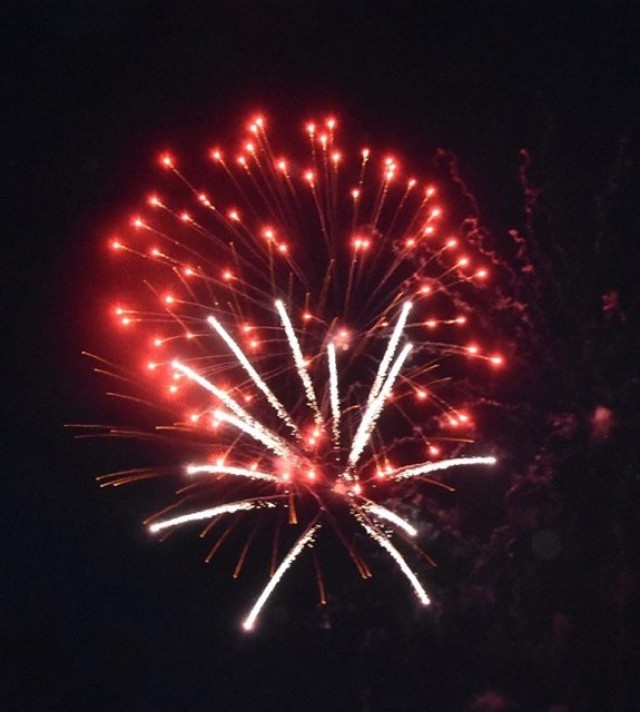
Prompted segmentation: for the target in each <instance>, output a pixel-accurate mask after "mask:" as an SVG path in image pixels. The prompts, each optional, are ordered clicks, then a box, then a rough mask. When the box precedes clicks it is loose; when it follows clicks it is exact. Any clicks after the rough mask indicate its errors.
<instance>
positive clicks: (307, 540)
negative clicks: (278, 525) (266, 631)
mask: <svg viewBox="0 0 640 712" xmlns="http://www.w3.org/2000/svg"><path fill="white" fill-rule="evenodd" d="M318 529H320V525H319V524H315V525H313V526H311V527H310V528H309V529H307V531H306V532H305V533H304V534H303V535H302V536H301V537H300V538H299V539H298V541H297V542H296V543H295V544H294V545H293V547H292V548H291V549H290V550H289V553H288V554H287V555H286V556H285V557H284V559H283V560H282V563H281V564H280V566H278V568H277V569H276V570H275V572H274V574H273V576H272V577H271V579H270V581H269V583H268V584H267V585H266V586H265V587H264V589H263V591H262V593H261V594H260V595H259V596H258V599H257V600H256V602H255V603H254V604H253V607H252V608H251V610H250V611H249V615H248V616H247V617H246V618H245V619H244V621H243V623H242V627H243V628H244V629H245V630H253V626H254V625H255V622H256V620H257V618H258V616H259V615H260V611H261V610H262V608H263V606H264V604H265V603H266V602H267V600H268V598H269V596H270V595H271V594H272V593H273V592H274V590H275V588H276V586H277V585H278V584H279V583H280V579H282V577H283V576H284V574H285V573H286V571H287V569H288V568H289V567H290V566H291V564H292V563H293V562H294V561H295V560H296V558H297V557H298V555H299V554H300V552H301V551H302V550H303V549H304V547H305V546H307V545H309V544H311V543H312V541H313V538H314V535H315V533H316V532H317V531H318Z"/></svg>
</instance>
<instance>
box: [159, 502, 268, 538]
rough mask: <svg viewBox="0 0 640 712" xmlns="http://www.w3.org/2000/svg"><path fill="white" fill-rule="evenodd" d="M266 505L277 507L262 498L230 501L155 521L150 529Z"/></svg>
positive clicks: (175, 525) (163, 527) (165, 527)
mask: <svg viewBox="0 0 640 712" xmlns="http://www.w3.org/2000/svg"><path fill="white" fill-rule="evenodd" d="M265 507H268V508H271V507H275V504H273V502H265V501H262V500H242V501H241V502H230V503H229V504H221V505H219V506H217V507H209V508H207V509H201V510H199V511H197V512H189V514H181V515H180V516H178V517H172V518H171V519H165V520H164V521H162V522H154V523H153V524H150V525H149V531H150V532H152V533H154V534H155V533H156V532H159V531H162V530H163V529H167V528H168V527H177V526H179V525H180V524H186V523H187V522H198V521H201V520H203V519H212V518H213V517H217V516H218V515H219V514H234V513H235V512H248V511H249V510H251V509H263V508H265Z"/></svg>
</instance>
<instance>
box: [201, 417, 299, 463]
mask: <svg viewBox="0 0 640 712" xmlns="http://www.w3.org/2000/svg"><path fill="white" fill-rule="evenodd" d="M214 415H215V417H216V419H217V420H220V421H223V422H225V423H229V425H233V426H234V427H236V428H238V430H242V432H243V433H246V434H247V435H249V436H250V437H252V438H253V439H254V440H257V441H258V442H260V443H262V444H263V445H264V446H265V447H267V448H268V449H269V450H271V451H272V452H275V453H276V455H280V456H281V457H291V458H292V459H295V458H294V456H293V454H292V451H291V448H290V447H289V446H288V445H287V443H286V442H284V441H283V440H282V439H281V438H279V437H278V436H276V435H274V434H273V433H272V432H270V431H269V430H268V429H267V428H265V427H264V426H263V425H262V424H261V423H259V422H258V421H257V420H254V419H253V418H238V417H236V416H235V415H233V414H231V413H225V411H224V410H216V411H215V413H214Z"/></svg>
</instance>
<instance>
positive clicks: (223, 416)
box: [171, 361, 293, 457]
mask: <svg viewBox="0 0 640 712" xmlns="http://www.w3.org/2000/svg"><path fill="white" fill-rule="evenodd" d="M171 365H172V366H173V368H174V369H175V370H176V371H180V372H181V373H184V375H185V376H187V378H189V379H190V380H191V381H194V383H197V384H198V385H199V386H202V388H204V389H205V390H206V391H209V393H212V394H213V395H214V396H216V398H218V399H219V400H221V401H222V402H223V403H224V404H225V405H226V406H227V408H229V410H231V411H232V412H233V413H234V414H235V416H236V417H234V416H233V415H231V414H230V413H225V412H224V411H218V418H219V419H220V420H225V421H226V422H228V423H230V424H231V425H235V426H236V427H237V428H239V429H240V430H242V431H244V432H245V433H247V435H250V436H251V437H253V438H254V439H256V440H257V441H258V442H261V443H262V444H263V445H264V446H265V447H267V448H269V449H270V450H272V451H273V452H275V453H276V455H281V456H282V457H287V456H292V455H293V453H292V451H291V448H290V447H289V445H288V444H287V442H286V441H285V440H283V439H282V438H281V437H279V436H278V435H276V434H275V433H272V432H271V431H270V430H269V429H268V428H266V427H265V426H264V425H262V423H260V422H259V421H257V420H256V419H255V418H252V417H251V416H250V415H249V413H247V411H246V410H245V409H244V408H243V407H242V406H241V405H240V404H239V403H237V402H236V401H235V400H234V399H233V398H232V397H231V396H230V395H229V394H228V393H225V392H224V391H223V390H222V389H221V388H218V387H217V386H216V385H214V384H213V383H211V381H209V380H208V379H207V378H205V377H204V376H201V375H200V374H199V373H196V371H194V370H193V369H192V368H189V366H186V365H185V364H183V363H181V362H180V361H173V362H172V364H171Z"/></svg>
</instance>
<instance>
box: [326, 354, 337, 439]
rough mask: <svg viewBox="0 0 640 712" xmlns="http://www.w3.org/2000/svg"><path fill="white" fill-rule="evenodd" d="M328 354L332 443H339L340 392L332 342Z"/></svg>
mask: <svg viewBox="0 0 640 712" xmlns="http://www.w3.org/2000/svg"><path fill="white" fill-rule="evenodd" d="M327 354H328V356H329V397H330V399H331V430H332V433H333V444H334V445H335V446H336V447H337V446H338V445H339V444H340V393H339V391H338V365H337V363H336V347H335V344H334V343H333V342H329V343H328V344H327Z"/></svg>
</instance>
